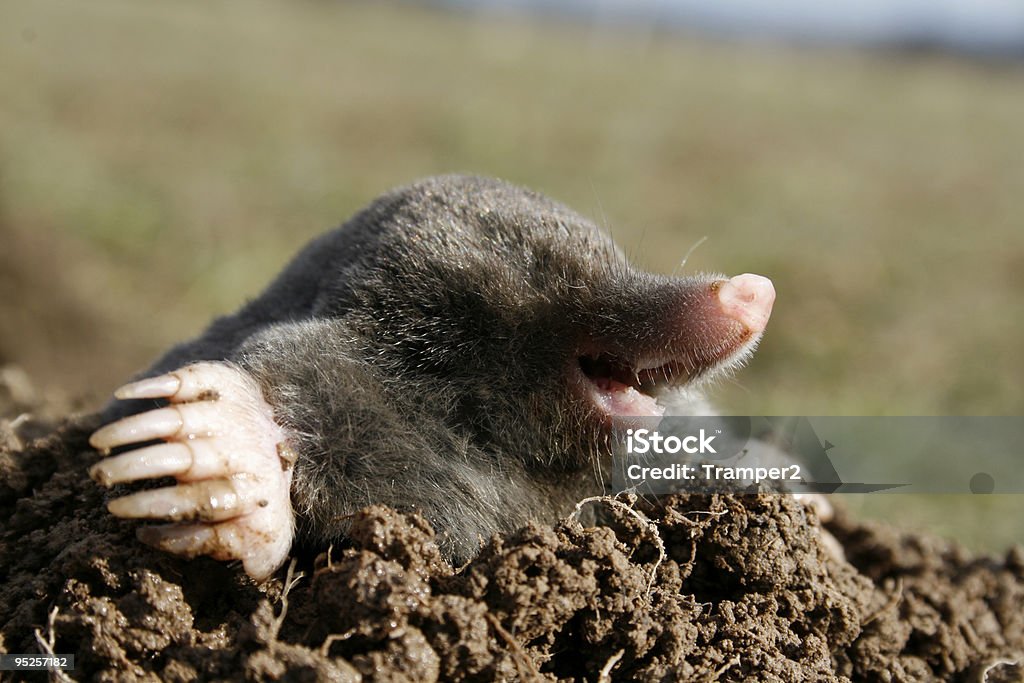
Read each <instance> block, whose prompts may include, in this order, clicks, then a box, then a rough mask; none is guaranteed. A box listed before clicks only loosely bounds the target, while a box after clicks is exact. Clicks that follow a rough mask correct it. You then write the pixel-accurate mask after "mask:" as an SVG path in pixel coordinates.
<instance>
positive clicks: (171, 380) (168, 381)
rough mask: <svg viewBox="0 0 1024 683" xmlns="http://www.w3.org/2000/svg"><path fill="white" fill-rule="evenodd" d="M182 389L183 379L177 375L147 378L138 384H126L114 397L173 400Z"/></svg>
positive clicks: (122, 398)
mask: <svg viewBox="0 0 1024 683" xmlns="http://www.w3.org/2000/svg"><path fill="white" fill-rule="evenodd" d="M179 389H181V379H180V378H178V377H177V376H176V375H171V374H168V375H160V376H159V377H147V378H146V379H140V380H139V381H138V382H132V383H131V384H126V385H124V386H123V387H121V388H120V389H118V390H117V391H115V392H114V396H115V397H116V398H119V399H121V400H128V399H140V398H171V397H172V396H174V395H175V394H177V393H178V390H179Z"/></svg>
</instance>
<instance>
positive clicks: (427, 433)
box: [92, 176, 775, 578]
mask: <svg viewBox="0 0 1024 683" xmlns="http://www.w3.org/2000/svg"><path fill="white" fill-rule="evenodd" d="M774 296H775V294H774V290H773V288H772V285H771V283H770V282H769V281H768V280H767V279H765V278H762V277H760V276H757V275H740V276H737V277H734V278H731V279H727V278H724V277H720V276H713V275H701V276H693V277H684V278H673V277H667V276H661V275H654V274H650V273H646V272H643V271H640V270H638V269H636V268H634V267H632V266H630V265H629V263H628V262H627V260H626V259H625V257H624V255H623V254H622V252H621V251H620V250H619V249H618V248H617V247H616V246H615V245H614V243H613V242H612V241H611V239H610V238H609V237H608V236H607V235H605V234H604V233H603V232H601V231H600V230H599V229H598V228H596V227H595V226H594V225H593V224H592V223H590V222H589V221H587V220H586V219H584V218H582V217H580V216H579V215H577V214H576V213H574V212H572V211H571V210H569V209H568V208H566V207H564V206H562V205H561V204H558V203H556V202H554V201H552V200H550V199H547V198H545V197H543V196H541V195H539V194H536V193H534V192H531V191H528V190H525V189H522V188H519V187H515V186H513V185H510V184H507V183H504V182H501V181H497V180H491V179H487V178H478V177H465V176H443V177H437V178H430V179H427V180H424V181H421V182H418V183H415V184H413V185H410V186H408V187H405V188H402V189H398V190H395V191H392V192H390V193H389V194H386V195H384V196H382V197H380V198H379V199H377V200H376V201H375V202H373V203H372V204H371V205H370V206H369V207H367V208H366V209H364V210H363V211H361V212H360V213H358V214H357V215H356V216H354V217H353V218H352V219H351V220H349V221H348V222H347V223H346V224H344V225H343V226H342V227H340V228H338V229H337V230H334V231H332V232H330V233H327V234H325V235H323V236H322V237H320V238H318V239H316V240H314V241H313V242H312V243H310V244H309V245H308V246H307V247H306V248H305V249H304V250H303V251H302V252H301V253H300V254H299V255H298V256H297V257H296V258H295V259H294V260H293V261H292V262H291V264H290V265H288V266H287V267H286V268H285V270H284V272H283V273H282V274H281V275H280V276H279V277H278V278H277V279H276V280H275V281H274V282H273V283H272V284H271V285H270V286H269V288H267V290H266V291H265V292H263V294H262V295H261V296H259V297H258V298H257V299H255V300H253V301H252V302H250V303H248V304H246V305H245V306H243V307H242V309H241V310H239V311H238V312H236V313H234V314H232V315H229V316H225V317H222V318H219V319H217V320H215V321H214V322H213V323H212V324H211V325H210V326H209V328H208V329H207V330H206V331H205V332H204V333H203V334H202V335H200V336H199V337H198V338H196V339H194V340H192V341H189V342H186V343H184V344H181V345H179V346H176V347H174V348H173V349H171V350H170V351H169V352H168V353H167V354H166V355H165V356H164V357H163V358H161V359H160V360H159V361H158V362H157V363H156V364H155V365H154V366H153V367H152V368H151V369H150V370H148V371H147V372H145V373H143V374H142V375H141V376H140V377H142V378H143V379H140V380H136V381H135V382H133V383H132V384H129V385H127V386H125V387H123V388H122V389H120V390H119V391H118V392H117V393H116V396H117V398H118V399H120V400H118V401H115V402H113V403H112V404H111V405H110V406H108V408H107V410H106V417H107V418H108V421H110V422H111V423H110V424H108V425H107V426H105V427H103V428H102V429H100V430H98V431H97V432H96V433H95V434H94V435H93V437H92V443H93V445H94V446H95V447H96V448H98V449H101V450H103V451H105V452H108V453H109V451H110V450H111V449H114V448H120V447H126V446H127V447H130V450H127V451H125V452H122V453H120V454H119V455H114V456H111V457H108V458H106V459H104V460H102V461H101V462H100V463H98V464H97V465H96V466H95V467H94V468H93V471H92V474H93V476H94V478H96V479H97V481H100V482H101V483H104V484H106V485H111V484H114V483H119V482H125V481H137V480H142V479H149V478H154V477H161V476H173V477H175V478H176V479H177V481H178V484H177V485H176V486H170V487H166V488H162V489H152V490H148V491H142V492H138V493H134V494H131V495H128V496H124V497H121V498H118V499H115V500H113V501H111V502H110V505H109V508H110V510H111V512H112V513H114V514H115V515H118V516H122V517H133V518H156V519H164V520H166V521H168V522H171V523H170V524H166V525H163V526H156V527H146V528H143V529H140V531H139V534H140V537H141V538H142V539H143V540H145V541H146V542H148V543H151V544H153V545H156V546H158V547H161V548H164V549H166V550H168V551H170V552H176V553H180V554H183V555H186V556H192V555H196V554H209V555H212V556H214V557H217V558H220V559H240V560H242V561H243V563H244V565H245V569H246V571H248V572H249V574H251V575H253V576H255V577H257V578H263V577H266V576H268V575H269V574H270V573H272V572H273V571H274V570H275V569H276V568H277V567H278V566H280V564H281V563H282V562H283V561H284V559H285V558H286V557H287V554H288V551H289V549H290V547H291V544H292V541H293V534H294V533H297V534H298V535H299V537H300V538H301V539H302V540H303V541H304V542H308V543H316V544H323V545H325V546H326V544H327V543H329V542H331V541H332V540H335V539H337V538H339V537H341V536H343V535H344V533H345V519H346V516H347V515H350V514H351V513H352V512H354V511H356V510H357V509H359V508H360V507H362V506H365V505H367V504H370V503H384V504H388V505H392V506H394V507H396V508H399V509H404V510H415V511H418V512H420V513H421V514H423V515H424V516H425V517H426V518H427V519H428V520H429V521H430V522H431V523H432V524H433V525H434V527H435V529H437V531H438V534H439V542H440V544H441V547H442V549H443V550H444V552H445V553H446V554H447V555H448V556H449V557H451V558H452V559H453V560H454V561H456V562H459V561H463V560H465V559H467V558H469V557H471V556H472V555H473V554H474V553H475V552H476V551H477V550H478V548H479V547H480V544H481V541H482V539H485V538H487V537H489V536H490V535H491V534H493V533H495V532H498V531H509V530H513V529H515V528H517V527H519V526H521V525H522V524H523V523H525V522H526V521H527V520H530V519H537V520H545V521H551V520H553V519H555V518H557V517H558V516H560V515H563V514H565V513H567V512H568V511H569V510H571V509H572V506H573V504H574V503H575V502H576V501H577V500H579V499H580V498H582V497H585V496H589V495H594V494H597V493H601V492H603V491H604V490H605V487H606V485H607V482H605V481H604V478H603V476H602V472H603V471H605V469H604V468H603V467H602V464H603V463H606V462H607V460H608V458H609V457H610V455H611V454H610V452H608V451H609V447H608V446H607V443H608V438H607V436H608V429H609V423H610V420H611V418H613V417H615V416H620V415H658V414H661V413H663V412H664V410H665V409H666V406H667V405H669V404H676V405H677V407H678V406H679V405H682V406H683V409H686V406H687V404H692V405H693V406H697V405H699V403H698V402H699V401H700V393H699V387H700V385H701V384H702V383H703V382H705V381H706V380H707V379H708V378H710V377H712V376H713V375H715V374H716V373H719V372H721V371H723V370H727V369H729V368H732V367H735V366H736V365H738V364H739V363H740V362H742V360H744V359H745V358H746V357H747V356H748V355H749V354H750V352H751V351H752V350H753V347H754V346H755V344H756V342H757V340H758V338H759V337H760V334H761V332H762V331H763V330H764V327H765V324H766V323H767V320H768V316H769V315H770V313H771V307H772V302H773V301H774ZM153 444H155V445H153ZM121 450H123V448H122V449H121Z"/></svg>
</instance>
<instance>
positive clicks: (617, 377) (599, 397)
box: [579, 353, 690, 417]
mask: <svg viewBox="0 0 1024 683" xmlns="http://www.w3.org/2000/svg"><path fill="white" fill-rule="evenodd" d="M579 364H580V370H581V371H582V372H583V376H584V377H585V378H586V379H587V380H588V382H589V384H590V385H591V386H590V388H591V392H590V393H591V397H592V398H593V400H594V402H595V403H596V404H597V406H598V408H600V409H601V410H602V412H604V413H605V414H608V415H623V416H626V415H629V416H637V417H639V416H659V415H662V414H664V412H665V408H664V407H663V406H661V405H659V404H658V397H659V396H660V395H662V394H663V393H664V392H665V391H667V390H669V389H671V388H673V387H676V386H680V385H682V384H683V383H685V382H686V381H687V380H688V379H689V378H690V373H689V372H687V371H686V369H685V368H684V364H683V363H681V362H678V361H672V362H668V363H661V364H643V365H638V366H634V365H633V364H631V363H627V362H625V361H623V360H621V359H619V358H616V357H615V356H612V355H610V354H606V353H602V354H598V355H596V356H580V357H579Z"/></svg>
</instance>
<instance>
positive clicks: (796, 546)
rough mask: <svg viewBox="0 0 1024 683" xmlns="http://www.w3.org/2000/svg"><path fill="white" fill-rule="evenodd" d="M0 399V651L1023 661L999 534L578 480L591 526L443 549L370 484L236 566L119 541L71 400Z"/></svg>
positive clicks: (649, 666) (80, 662) (748, 666)
mask: <svg viewBox="0 0 1024 683" xmlns="http://www.w3.org/2000/svg"><path fill="white" fill-rule="evenodd" d="M25 410H32V411H35V413H36V414H37V415H43V416H44V417H43V418H26V417H21V418H18V419H15V417H16V416H17V415H19V414H22V413H23V411H25ZM0 417H2V418H4V419H2V420H0V520H4V521H3V522H2V527H0V578H2V588H0V651H3V652H11V653H37V652H55V653H64V654H67V653H74V654H75V655H76V668H75V670H74V671H73V672H69V674H70V676H72V677H73V678H74V679H81V680H85V679H98V680H153V681H157V680H168V681H179V680H180V681H188V680H193V679H196V678H200V679H232V680H233V679H239V680H242V679H245V680H263V679H267V678H270V679H287V680H343V681H346V680H348V681H356V680H361V679H362V680H388V681H391V680H409V681H430V680H436V679H439V680H479V681H488V680H588V681H612V680H620V681H649V680H673V681H674V680H688V681H713V680H723V681H738V680H748V681H845V680H854V681H923V680H936V679H937V680H952V681H991V682H993V683H994V682H997V681H1009V680H1021V678H1022V668H1021V665H1020V664H1017V663H1015V662H1020V661H1021V657H1022V653H1024V550H1022V549H1021V548H1020V547H1016V548H1013V549H1011V550H1010V551H1009V552H1007V553H1006V555H1005V557H1001V558H996V557H972V556H971V555H969V554H968V553H967V552H966V551H964V550H962V549H961V548H959V547H958V546H957V545H955V544H953V543H950V542H947V541H942V540H939V539H936V538H932V537H928V536H922V535H916V534H908V533H901V532H899V531H898V530H895V529H893V528H890V527H887V526H884V525H881V524H865V523H863V522H857V521H854V520H851V519H849V518H847V517H846V516H845V515H843V514H841V513H840V514H839V515H838V516H837V518H836V519H835V520H833V521H832V522H830V523H829V524H828V525H827V527H828V530H829V531H830V532H831V533H832V534H833V535H834V537H835V538H836V539H838V541H839V542H840V544H841V545H842V547H843V549H844V552H845V555H846V560H842V559H837V558H836V557H834V556H833V555H832V554H830V552H829V551H828V550H827V549H826V546H825V545H824V544H823V543H822V540H821V539H822V536H821V526H820V524H819V522H818V520H817V519H816V518H815V517H814V515H813V513H811V512H809V511H808V510H806V509H805V508H804V507H803V506H801V505H799V504H797V503H794V502H793V501H792V499H790V498H788V497H783V496H776V495H760V496H718V495H705V496H678V497H672V498H666V499H664V500H661V501H660V502H659V503H657V504H652V503H646V502H643V501H625V502H621V501H612V500H609V499H602V500H599V501H594V502H592V503H589V504H590V505H601V506H604V507H605V508H607V511H608V513H609V515H608V517H609V519H610V521H609V524H608V525H607V526H602V527H596V528H584V527H583V526H582V525H581V524H580V523H579V522H577V521H575V520H573V519H569V520H565V521H563V522H561V523H560V524H557V525H555V526H530V527H527V528H524V529H522V530H521V531H519V532H518V533H516V534H513V535H511V536H506V537H501V538H494V539H492V540H491V541H490V542H489V543H488V544H487V546H486V547H485V549H484V550H483V552H482V553H481V554H480V556H479V557H478V558H477V559H476V560H474V561H473V562H472V563H470V564H469V565H468V566H466V567H462V568H459V569H453V568H452V567H451V566H449V565H448V564H447V563H445V562H444V561H443V560H442V559H441V557H440V555H439V553H438V550H437V547H436V545H435V544H434V542H433V532H432V531H431V529H430V528H429V527H428V526H427V524H425V523H424V522H423V521H422V520H421V519H419V518H417V517H410V516H404V515H401V514H399V513H397V512H395V511H393V510H389V509H387V508H382V507H371V508H367V509H366V510H364V511H362V512H361V513H360V514H359V515H358V518H357V519H356V520H355V525H354V527H353V534H352V542H351V544H350V545H349V546H348V547H344V548H333V549H332V550H331V551H329V552H328V553H321V554H320V555H319V556H314V555H313V554H312V553H309V554H305V555H302V554H300V555H299V556H298V557H297V559H296V562H295V564H294V565H293V567H292V568H291V569H290V570H289V571H290V574H289V576H290V579H291V580H290V581H289V580H288V578H286V576H285V574H286V572H284V571H282V572H279V574H278V576H277V577H276V578H275V579H273V580H271V581H269V582H267V583H266V584H264V585H257V584H255V583H253V582H252V581H251V580H249V579H248V578H247V577H246V576H245V575H244V574H243V573H242V572H241V570H240V569H239V568H238V567H235V566H229V565H225V564H222V563H218V562H214V561H212V560H207V559H202V558H201V559H197V560H192V561H183V560H179V559H176V558H173V557H171V556H168V555H165V554H162V553H159V552H156V551H153V550H150V549H148V548H146V547H144V546H142V545H141V544H139V543H138V542H137V541H136V540H135V538H134V529H135V527H136V526H137V525H136V524H132V523H127V522H123V521H120V520H117V519H115V518H113V517H111V516H110V515H108V514H106V512H105V511H104V506H103V501H104V498H105V496H106V495H107V494H106V493H105V492H104V491H102V490H100V489H99V488H98V487H97V486H95V485H94V484H93V483H92V482H91V481H90V480H89V479H88V477H87V476H86V473H85V471H86V468H87V467H88V466H89V465H90V464H92V463H93V462H95V461H96V460H97V459H98V455H97V454H96V453H95V452H93V451H91V450H90V449H89V447H88V445H87V444H86V441H85V436H86V434H87V433H88V432H89V430H90V429H91V428H92V427H93V426H94V425H92V424H90V419H89V418H75V419H70V420H64V421H62V422H59V423H58V422H52V423H51V422H48V421H47V420H53V417H54V416H53V415H50V416H49V417H47V405H46V401H43V400H41V399H40V398H39V397H38V396H37V395H35V394H34V393H33V391H32V389H31V386H30V385H29V384H28V383H27V381H26V380H25V378H24V376H23V375H19V374H18V373H17V372H15V371H12V370H10V369H8V370H5V371H4V374H3V375H2V376H0ZM51 429H52V430H53V431H51ZM286 586H288V587H290V589H289V588H286ZM11 675H12V674H9V673H8V674H2V676H5V677H9V676H11ZM36 675H37V676H40V677H41V676H43V674H36ZM17 676H20V677H30V676H31V675H30V674H24V673H19V674H17Z"/></svg>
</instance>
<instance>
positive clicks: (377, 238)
mask: <svg viewBox="0 0 1024 683" xmlns="http://www.w3.org/2000/svg"><path fill="white" fill-rule="evenodd" d="M360 226H362V227H360ZM370 226H372V227H370ZM354 227H356V229H358V230H360V231H361V234H360V235H359V236H357V239H359V240H360V242H361V243H362V244H363V245H364V253H365V254H366V261H365V262H364V266H366V267H367V268H366V270H364V271H363V272H364V273H365V272H371V273H373V275H372V277H369V278H364V279H363V280H362V284H361V286H360V291H359V292H353V293H352V294H350V295H349V296H354V297H355V300H357V301H358V303H356V304H355V311H354V312H356V313H357V315H358V316H359V317H360V318H361V319H362V320H363V321H364V323H363V324H364V326H365V327H364V329H365V331H366V332H367V333H368V334H369V335H370V337H371V338H373V339H374V342H375V344H378V345H379V346H380V348H384V349H387V352H386V354H385V355H387V356H388V357H389V359H390V360H389V364H390V367H391V368H392V371H393V372H395V373H397V374H398V375H400V376H401V377H403V378H405V379H407V380H408V382H406V383H405V385H406V387H407V388H408V390H411V391H418V392H421V393H422V395H423V398H424V400H425V401H429V402H431V403H432V404H434V405H444V406H446V408H445V409H446V410H447V411H448V414H449V417H450V419H452V420H453V421H455V422H456V423H457V424H459V425H461V426H462V427H464V428H465V429H466V430H468V432H469V434H468V435H469V438H471V439H473V440H475V441H477V442H478V443H480V444H481V445H484V446H485V447H486V446H490V447H493V448H495V449H497V450H500V451H502V452H508V453H516V454H519V455H520V456H521V457H523V458H524V459H530V458H536V459H538V460H541V461H543V462H547V463H550V464H558V463H562V464H564V465H565V466H567V467H569V466H576V465H579V464H580V463H581V461H583V460H585V459H587V458H590V457H592V456H593V455H594V454H595V453H597V452H599V450H600V449H599V444H600V443H603V442H605V441H606V438H605V437H606V435H607V434H608V431H607V430H608V427H609V426H610V424H611V423H612V421H613V420H614V418H616V417H618V416H624V417H630V416H654V415H660V414H663V412H664V411H665V409H666V406H667V405H670V404H678V403H679V402H680V401H684V400H685V401H689V400H692V399H694V398H695V397H696V396H697V395H698V394H699V387H700V386H701V385H702V384H703V383H705V382H706V381H707V380H708V379H709V378H711V377H713V376H715V375H717V374H720V373H722V372H724V371H728V370H729V369H732V368H735V367H737V366H738V365H739V364H741V363H742V362H743V361H744V360H745V359H746V358H747V357H748V356H749V355H750V354H751V353H752V351H753V349H754V347H755V345H756V343H757V341H758V339H759V338H760V336H761V333H762V331H763V330H764V328H765V325H766V324H767V322H768V317H769V315H770V314H771V309H772V303H773V301H774V298H775V291H774V289H773V287H772V284H771V282H770V281H769V280H768V279H766V278H763V277H760V276H757V275H740V276H737V277H734V278H732V279H726V278H724V277H719V276H712V275H700V276H691V277H685V278H672V277H666V276H661V275H654V274H650V273H646V272H643V271H640V270H637V269H635V268H633V267H632V266H630V265H629V264H628V263H627V261H626V259H625V257H624V256H623V254H622V253H621V251H620V250H619V249H618V248H617V247H616V246H615V244H614V243H613V242H612V241H611V239H610V238H609V237H608V236H607V235H605V234H604V233H603V232H601V231H600V230H599V229H597V228H596V227H595V226H594V225H593V224H592V223H590V222H588V221H587V220H585V219H583V218H582V217H580V216H578V215H577V214H575V213H574V212H572V211H570V210H569V209H567V208H566V207H564V206H562V205H560V204H557V203H555V202H553V201H551V200H549V199H547V198H544V197H542V196H540V195H537V194H534V193H532V192H529V191H526V190H523V189H520V188H517V187H513V186H510V185H507V184H504V183H501V182H498V181H493V180H486V179H481V178H465V177H442V178H437V179H432V180H429V181H426V182H423V183H420V184H417V185H414V186H412V187H410V188H407V189H405V190H401V191H399V192H397V193H395V194H392V195H389V196H387V197H385V198H384V199H382V200H380V201H379V202H378V203H377V204H375V205H374V206H373V207H371V208H370V209H369V210H368V211H367V212H366V213H365V214H364V216H363V217H362V218H361V219H357V220H356V222H355V224H354Z"/></svg>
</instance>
